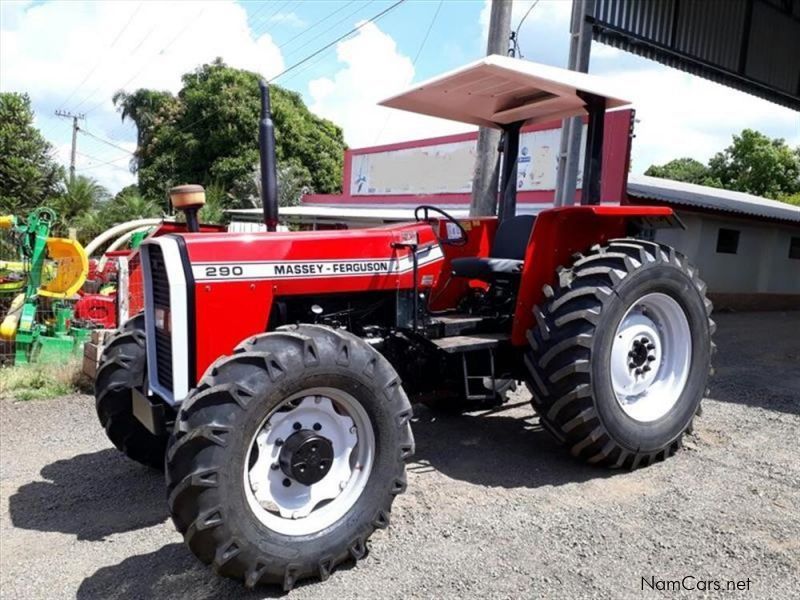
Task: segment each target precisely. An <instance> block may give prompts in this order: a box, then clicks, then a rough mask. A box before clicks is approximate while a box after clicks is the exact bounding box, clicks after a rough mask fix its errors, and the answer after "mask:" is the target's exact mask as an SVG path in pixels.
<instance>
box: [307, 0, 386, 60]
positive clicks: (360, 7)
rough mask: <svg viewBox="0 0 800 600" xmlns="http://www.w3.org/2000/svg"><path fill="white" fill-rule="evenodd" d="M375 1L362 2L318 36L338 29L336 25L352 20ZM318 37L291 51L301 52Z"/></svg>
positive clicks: (319, 36)
mask: <svg viewBox="0 0 800 600" xmlns="http://www.w3.org/2000/svg"><path fill="white" fill-rule="evenodd" d="M374 1H375V0H369V1H368V2H367V3H366V4H362V5H361V6H359V7H357V8H356V9H355V10H354V11H352V12H350V13H348V14H347V15H345V16H344V17H342V18H341V19H339V20H338V21H336V23H334V24H333V25H331V26H330V27H328V28H327V29H326V30H325V31H323V32H322V33H320V34H319V35H318V36H317V38H321V37H323V36H324V35H325V34H326V33H328V32H329V31H332V30H333V29H336V27H338V26H339V25H341V24H342V23H344V22H345V21H348V20H350V19H351V18H352V17H353V16H354V15H355V14H357V13H359V12H361V10H362V9H364V8H366V7H367V6H369V5H370V4H372V3H373V2H374ZM317 38H312V39H310V40H308V41H306V42H305V43H303V44H300V45H299V46H298V47H297V48H293V49H292V51H291V53H292V54H296V53H297V52H299V51H300V50H302V49H303V48H305V47H306V46H308V45H309V44H312V43H313V42H315V41H316V39H317Z"/></svg>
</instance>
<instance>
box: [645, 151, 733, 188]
mask: <svg viewBox="0 0 800 600" xmlns="http://www.w3.org/2000/svg"><path fill="white" fill-rule="evenodd" d="M644 174H645V175H650V176H651V177H661V178H662V179H672V180H673V181H685V182H686V183H696V184H699V185H713V184H714V183H717V182H715V181H714V180H712V178H711V174H710V172H709V170H708V167H707V166H705V165H704V164H703V163H701V162H700V161H699V160H695V159H693V158H688V157H686V158H675V159H673V160H671V161H669V162H668V163H665V164H663V165H651V166H650V167H649V168H648V169H647V170H646V171H645V172H644ZM717 187H718V186H717Z"/></svg>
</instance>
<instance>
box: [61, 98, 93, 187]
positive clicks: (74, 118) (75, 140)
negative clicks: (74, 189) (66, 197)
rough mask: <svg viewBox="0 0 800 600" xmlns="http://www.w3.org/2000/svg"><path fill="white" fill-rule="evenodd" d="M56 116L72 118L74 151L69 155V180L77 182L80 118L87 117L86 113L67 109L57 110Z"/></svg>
mask: <svg viewBox="0 0 800 600" xmlns="http://www.w3.org/2000/svg"><path fill="white" fill-rule="evenodd" d="M56 116H57V117H63V118H65V119H72V152H71V153H70V157H69V182H70V184H72V183H74V182H75V152H76V151H77V149H78V130H79V129H80V127H78V119H81V120H83V119H85V118H86V115H84V114H77V115H75V114H72V113H71V112H69V111H66V110H57V111H56Z"/></svg>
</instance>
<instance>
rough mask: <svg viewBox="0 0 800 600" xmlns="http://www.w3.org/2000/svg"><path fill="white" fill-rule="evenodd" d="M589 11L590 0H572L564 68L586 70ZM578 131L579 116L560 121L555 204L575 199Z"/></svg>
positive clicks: (592, 6)
mask: <svg viewBox="0 0 800 600" xmlns="http://www.w3.org/2000/svg"><path fill="white" fill-rule="evenodd" d="M593 12H594V0H572V20H571V23H570V48H569V64H568V65H567V68H568V69H570V70H572V71H580V72H581V73H588V72H589V56H590V54H591V49H592V26H591V24H590V23H589V22H588V21H587V19H586V17H587V16H589V15H592V14H593ZM582 133H583V123H582V121H581V118H580V117H571V118H569V119H564V120H563V121H562V124H561V144H560V146H559V150H558V170H557V172H556V192H555V200H554V204H555V206H569V205H571V204H574V203H575V190H576V188H577V179H578V163H579V161H580V153H581V137H582V136H581V134H582Z"/></svg>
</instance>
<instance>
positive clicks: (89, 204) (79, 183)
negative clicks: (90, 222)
mask: <svg viewBox="0 0 800 600" xmlns="http://www.w3.org/2000/svg"><path fill="white" fill-rule="evenodd" d="M108 198H109V193H108V190H106V188H104V187H103V186H102V185H100V184H99V183H98V182H97V181H96V180H95V179H92V178H91V177H86V176H85V175H78V176H77V177H76V178H75V179H74V180H73V181H69V180H66V181H64V183H63V191H62V192H61V194H60V195H58V196H56V197H55V198H54V199H53V201H52V202H51V205H52V206H53V208H54V209H55V211H56V213H58V227H57V229H58V231H59V233H60V234H62V235H63V234H64V233H66V231H67V229H68V228H69V227H74V226H76V225H77V224H78V222H79V221H80V220H82V219H84V218H85V217H86V215H89V214H91V213H92V211H93V210H94V208H95V206H96V205H97V204H99V203H100V202H103V201H104V200H107V199H108Z"/></svg>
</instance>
